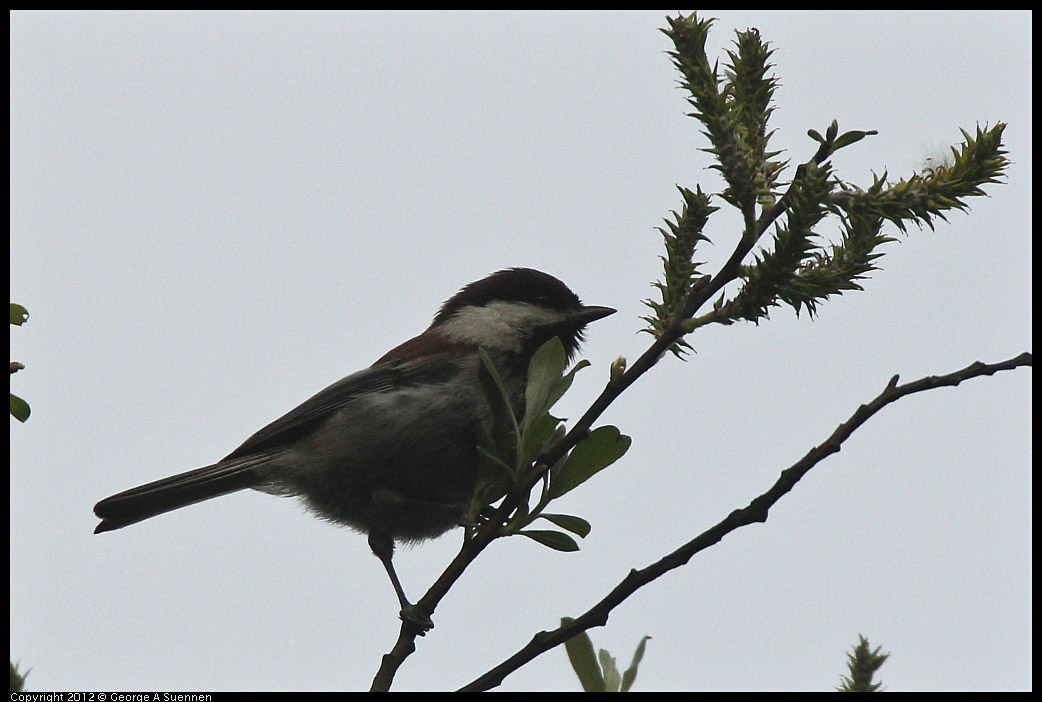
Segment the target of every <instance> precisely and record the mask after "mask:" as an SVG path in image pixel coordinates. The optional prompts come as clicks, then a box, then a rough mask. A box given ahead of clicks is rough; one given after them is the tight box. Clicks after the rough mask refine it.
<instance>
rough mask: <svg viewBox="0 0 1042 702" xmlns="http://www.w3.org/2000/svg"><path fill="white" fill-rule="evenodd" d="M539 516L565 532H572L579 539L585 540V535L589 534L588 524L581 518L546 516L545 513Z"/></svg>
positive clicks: (566, 515) (562, 515) (567, 515)
mask: <svg viewBox="0 0 1042 702" xmlns="http://www.w3.org/2000/svg"><path fill="white" fill-rule="evenodd" d="M539 516H540V517H542V518H543V519H547V520H549V521H551V522H553V523H554V524H556V525H557V526H559V527H561V528H562V529H564V530H566V531H570V532H572V533H573V534H575V535H576V536H578V537H579V538H581V539H585V538H586V535H587V534H589V533H590V529H591V527H590V523H589V522H588V521H586V520H585V519H583V518H582V517H574V516H572V515H570V514H547V513H545V512H544V513H543V514H540V515H539Z"/></svg>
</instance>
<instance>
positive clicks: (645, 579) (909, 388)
mask: <svg viewBox="0 0 1042 702" xmlns="http://www.w3.org/2000/svg"><path fill="white" fill-rule="evenodd" d="M1031 365H1032V363H1031V354H1030V353H1022V354H1020V355H1019V356H1016V357H1015V358H1011V359H1009V360H1006V361H1001V362H999V363H992V364H987V363H981V362H980V361H978V362H976V363H973V364H971V365H969V366H967V367H966V368H963V369H962V370H959V371H955V372H954V373H949V374H947V375H940V376H936V375H930V376H926V377H925V378H920V379H919V380H915V381H912V382H910V383H906V384H904V385H898V384H897V381H898V376H896V375H895V376H894V377H893V378H891V379H890V382H889V383H887V385H886V388H884V390H883V392H881V393H880V394H879V396H878V397H876V398H875V399H874V400H872V401H871V402H869V403H868V404H864V405H861V406H860V407H858V408H857V410H856V411H855V412H854V414H853V415H851V417H850V419H848V420H847V421H846V422H844V423H843V424H840V425H839V426H838V427H837V428H836V430H835V431H834V432H832V435H831V436H829V437H828V438H827V439H826V440H825V441H824V442H823V443H821V444H818V445H817V446H815V447H814V448H812V449H811V450H810V451H808V452H807V454H806V455H805V456H804V457H803V458H801V459H800V460H799V461H797V462H796V463H794V464H793V465H792V466H790V467H789V468H787V469H785V470H784V471H782V473H781V475H780V476H779V477H778V480H777V481H775V483H774V485H772V486H771V488H770V489H769V490H767V492H765V493H763V494H762V495H760V496H758V497H757V498H755V499H754V500H753V501H752V502H750V503H749V505H748V506H746V507H743V508H741V509H736V510H735V511H733V512H731V513H730V514H729V515H727V517H725V518H724V519H723V520H722V521H720V522H719V523H718V524H716V525H715V526H713V527H711V528H709V529H707V530H706V531H704V532H702V533H701V534H699V535H698V536H697V537H695V538H694V539H692V540H691V541H689V542H687V543H686V544H684V545H683V546H681V547H680V548H678V549H677V550H675V551H673V552H672V553H670V554H668V555H666V556H664V557H663V558H661V559H660V560H658V561H656V562H655V563H652V564H651V565H649V566H648V567H646V568H643V569H641V570H631V571H630V572H629V574H628V575H626V577H625V578H623V579H622V581H621V582H620V583H619V584H618V585H616V586H615V587H614V588H613V589H612V590H611V592H609V593H608V594H607V595H606V596H605V597H604V598H603V599H602V600H601V601H600V602H598V603H597V604H595V605H594V606H593V607H591V608H590V609H589V610H587V611H586V612H585V613H584V614H582V615H580V616H579V617H577V618H576V619H575V620H574V621H572V622H571V623H569V624H567V625H565V626H561V627H559V628H557V629H554V630H553V631H541V632H539V633H537V634H536V635H535V636H533V637H532V640H531V641H530V642H528V644H527V645H526V646H524V647H523V648H522V649H520V650H519V651H518V652H517V653H515V654H514V655H512V656H511V657H510V658H508V659H506V660H505V661H503V662H502V663H500V664H499V665H497V666H496V667H494V668H492V669H491V670H489V671H488V672H487V673H485V674H484V675H482V676H481V677H479V678H477V679H476V680H474V681H473V682H471V683H469V684H468V685H466V686H464V687H463V688H461V689H460V691H461V692H474V691H483V690H489V689H491V688H493V687H496V686H498V685H499V684H500V683H502V681H503V679H504V678H505V677H506V676H507V675H509V674H510V673H512V672H513V671H515V670H517V669H518V668H520V667H521V666H523V665H525V664H526V663H528V662H529V661H531V660H532V659H534V658H535V657H537V656H539V655H541V654H543V653H545V652H546V651H549V650H550V649H552V648H554V647H556V646H559V645H561V644H563V643H564V642H566V641H568V640H569V639H571V638H572V637H573V636H575V635H576V634H579V633H580V632H583V631H585V630H587V629H590V628H592V627H595V626H604V625H605V624H606V623H607V621H608V615H609V613H610V612H611V611H612V610H613V609H614V608H615V607H617V606H618V605H619V604H621V603H622V602H624V601H625V600H626V598H628V597H629V596H630V595H632V594H633V593H634V592H636V591H637V590H639V589H640V588H642V587H644V586H645V585H647V584H648V583H650V582H652V581H653V580H655V579H656V578H658V577H659V576H661V575H662V574H664V573H667V572H669V571H670V570H673V569H675V568H679V567H680V566H682V565H684V564H686V563H687V562H688V561H689V560H691V558H692V557H693V556H694V555H695V554H696V553H698V552H699V551H702V550H705V549H707V548H709V547H710V546H712V545H713V544H715V543H717V542H719V541H720V540H721V539H723V538H724V537H725V536H727V535H728V534H730V533H731V532H732V531H735V530H736V529H739V528H741V527H743V526H747V525H749V524H755V523H757V522H765V521H767V513H768V511H769V510H770V508H771V507H773V506H774V504H775V503H776V502H778V500H780V499H781V498H782V496H784V495H785V494H786V493H787V492H789V491H790V490H792V488H793V487H795V485H796V483H798V482H799V481H800V479H801V478H802V477H803V476H804V475H806V474H807V472H809V471H810V469H811V468H813V467H814V466H815V465H817V464H818V463H819V462H820V461H822V460H823V459H824V458H826V457H828V456H830V455H832V454H834V453H837V452H838V451H839V450H840V446H841V445H842V444H843V442H844V441H845V440H846V439H847V438H849V437H850V435H851V434H853V433H854V431H856V430H857V429H858V428H859V427H860V426H861V425H862V424H864V423H865V422H866V421H868V419H869V418H870V417H872V416H873V415H874V414H876V413H877V412H879V411H880V410H881V409H883V408H884V407H886V406H887V405H889V404H890V403H892V402H896V401H897V400H899V399H901V398H902V397H905V396H907V395H911V394H913V393H916V392H922V391H924V390H932V389H934V388H939V387H946V386H955V385H958V384H959V383H961V382H962V381H964V380H968V379H970V378H976V377H979V376H983V375H993V374H995V373H997V372H998V371H1003V370H1011V369H1013V368H1017V367H1019V366H1031Z"/></svg>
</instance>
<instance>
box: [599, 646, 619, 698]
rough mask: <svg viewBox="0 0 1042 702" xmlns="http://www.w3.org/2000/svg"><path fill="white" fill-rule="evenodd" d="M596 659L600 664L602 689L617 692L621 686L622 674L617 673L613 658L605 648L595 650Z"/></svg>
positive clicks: (617, 669)
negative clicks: (602, 678) (602, 679)
mask: <svg viewBox="0 0 1042 702" xmlns="http://www.w3.org/2000/svg"><path fill="white" fill-rule="evenodd" d="M597 660H598V661H600V664H601V674H602V675H603V676H604V689H605V690H607V691H608V692H618V691H619V687H621V686H622V676H621V675H619V667H618V666H617V665H615V659H614V658H613V657H612V656H611V654H609V653H608V651H607V649H603V648H602V649H601V650H600V651H598V652H597Z"/></svg>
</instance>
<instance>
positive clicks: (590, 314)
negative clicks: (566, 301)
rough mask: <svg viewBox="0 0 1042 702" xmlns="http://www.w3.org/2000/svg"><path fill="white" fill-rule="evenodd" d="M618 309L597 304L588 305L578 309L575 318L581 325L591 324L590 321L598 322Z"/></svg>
mask: <svg viewBox="0 0 1042 702" xmlns="http://www.w3.org/2000/svg"><path fill="white" fill-rule="evenodd" d="M616 312H617V310H615V309H613V308H611V307H598V306H596V305H587V306H585V307H582V308H580V309H579V310H578V311H576V313H575V315H574V317H573V318H574V319H575V321H576V322H577V323H579V324H581V325H586V324H589V323H590V322H596V321H597V320H598V319H604V318H605V317H607V316H608V315H610V314H615V313H616Z"/></svg>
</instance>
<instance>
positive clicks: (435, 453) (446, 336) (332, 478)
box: [94, 268, 615, 629]
mask: <svg viewBox="0 0 1042 702" xmlns="http://www.w3.org/2000/svg"><path fill="white" fill-rule="evenodd" d="M613 312H615V310H613V309H611V308H610V307H592V306H585V305H583V304H582V303H581V302H580V301H579V298H578V297H577V296H576V295H575V293H573V292H572V291H571V290H569V289H568V287H567V286H566V285H565V284H564V283H562V282H561V281H560V280H558V279H557V278H554V277H553V276H551V275H547V274H546V273H541V272H539V271H536V270H532V269H530V268H510V269H507V270H502V271H499V272H498V273H493V274H492V275H490V276H488V277H487V278H484V279H482V280H479V281H477V282H475V283H471V284H470V285H467V286H466V287H464V288H463V289H462V290H460V291H459V292H458V293H457V294H456V295H454V296H453V297H452V298H450V299H449V300H448V301H447V302H446V303H445V304H444V305H442V307H441V309H440V310H439V311H438V314H437V315H436V316H435V317H434V322H433V323H432V324H431V326H430V327H429V328H428V329H427V331H425V332H423V333H422V334H420V335H419V336H417V337H415V338H413V339H410V340H409V341H406V342H405V343H404V344H401V345H400V346H398V347H396V348H394V349H392V350H391V351H389V352H388V353H386V354H384V355H383V356H382V357H381V358H380V359H379V360H378V361H377V362H376V363H374V364H373V365H372V366H370V367H369V368H367V369H365V370H362V371H359V372H357V373H354V374H353V375H349V376H347V377H346V378H344V379H342V380H339V381H337V382H336V383H333V384H332V385H330V386H329V387H328V388H326V389H325V390H322V391H321V392H319V393H318V394H316V395H315V396H314V397H312V398H311V399H309V400H307V401H305V402H304V403H303V404H302V405H300V406H299V407H297V408H296V409H294V410H291V411H290V412H289V413H287V414H285V415H283V416H282V417H280V418H279V419H276V420H275V421H274V422H272V423H271V424H269V425H267V426H266V427H264V428H263V429H261V430H260V431H258V432H257V433H256V434H254V435H253V436H251V437H250V438H249V439H247V440H246V442H245V443H244V444H243V445H242V446H240V447H239V448H237V449H235V450H234V451H232V452H231V453H230V454H228V456H226V457H225V458H224V459H222V460H221V461H219V462H218V463H215V464H213V465H210V466H206V467H204V468H197V469H196V470H191V471H188V472H187V473H181V474H180V475H175V476H172V477H169V478H165V479H163V480H157V481H156V482H153V483H148V484H147V485H142V486H140V487H136V488H133V489H131V490H127V491H125V492H121V493H119V494H117V495H113V496H112V497H108V498H106V499H104V500H102V501H101V502H99V503H98V504H97V505H95V506H94V513H95V514H96V515H97V516H98V517H100V518H101V520H102V521H101V523H100V524H98V526H97V528H96V529H95V530H94V532H95V533H100V532H103V531H110V530H112V529H120V528H122V527H125V526H128V525H130V524H134V523H135V522H140V521H142V520H144V519H148V518H150V517H154V516H156V515H158V514H162V513H164V512H169V511H170V510H174V509H178V508H180V507H185V506H187V505H190V504H193V503H195V502H200V501H202V500H208V499H210V498H212V497H219V496H220V495H225V494H228V493H230V492H235V491H238V490H243V489H246V488H253V489H255V490H261V491H263V492H268V493H273V494H278V495H295V496H299V497H301V498H303V500H304V502H305V503H306V504H307V506H308V507H309V508H310V509H311V510H312V511H313V512H314V513H315V514H317V515H318V516H319V517H322V518H324V519H328V520H330V521H332V522H337V523H340V524H346V525H347V526H349V527H352V528H354V529H356V530H358V531H360V532H364V533H366V534H368V535H369V546H370V547H371V548H372V550H373V553H375V554H376V556H377V557H378V558H379V559H380V560H381V562H383V565H384V567H385V568H386V570H387V574H388V575H389V576H390V578H391V583H392V584H393V585H394V590H395V593H396V594H397V595H398V600H399V602H400V604H401V606H402V616H403V618H404V619H409V620H410V621H414V622H415V623H417V624H418V625H419V626H420V627H421V629H422V628H427V627H429V626H430V624H429V621H423V618H422V616H421V617H418V619H419V620H420V621H417V620H416V619H414V618H412V617H413V616H414V615H413V614H412V613H411V610H412V605H411V604H410V603H409V601H408V599H406V597H405V593H404V592H403V590H402V586H401V583H400V582H399V580H398V576H397V575H396V574H395V572H394V566H393V565H392V564H391V557H392V554H393V552H394V542H395V541H404V542H415V541H422V540H424V539H430V538H433V537H435V536H439V535H440V534H443V533H445V532H446V531H448V530H449V529H452V528H453V527H455V526H459V525H460V524H461V523H462V520H463V517H464V512H465V510H466V508H467V505H468V503H469V501H470V499H471V496H472V494H473V491H474V489H475V483H476V480H477V473H478V450H477V445H478V442H479V439H480V437H481V436H482V434H483V433H485V432H487V433H488V434H490V435H491V434H493V433H495V432H496V431H497V429H496V427H495V426H493V425H496V424H502V422H501V421H497V419H496V412H497V410H496V408H494V407H493V405H492V402H491V401H492V400H494V396H493V395H490V394H489V392H488V390H487V382H485V381H483V380H482V371H481V367H482V364H481V360H480V357H479V354H478V348H479V347H480V348H482V349H484V350H485V353H487V354H488V356H489V358H490V359H491V361H492V362H493V364H494V365H495V367H496V370H497V372H498V373H499V374H500V376H501V378H502V380H503V384H504V386H505V388H506V389H507V393H508V394H509V395H510V398H511V403H512V404H513V409H514V412H515V414H516V415H518V416H519V415H520V414H521V413H522V412H523V411H524V392H525V379H526V374H527V369H528V363H529V361H530V359H531V357H532V354H533V353H534V352H535V351H536V349H538V348H539V347H540V346H541V345H542V344H543V343H544V342H546V341H548V340H550V339H551V338H552V337H554V336H556V337H558V338H559V339H560V340H561V343H562V344H563V346H564V350H565V353H566V354H567V356H568V359H569V360H571V358H572V356H573V355H574V354H575V352H576V351H577V350H578V347H579V342H580V341H582V336H583V328H584V327H585V326H586V325H587V324H588V323H590V322H593V321H595V320H598V319H601V318H602V317H606V316H608V315H610V314H612V313H613Z"/></svg>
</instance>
